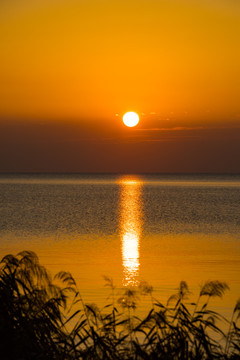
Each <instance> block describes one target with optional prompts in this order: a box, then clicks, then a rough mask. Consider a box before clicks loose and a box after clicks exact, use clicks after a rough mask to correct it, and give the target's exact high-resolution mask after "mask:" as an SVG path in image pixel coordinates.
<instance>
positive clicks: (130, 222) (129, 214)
mask: <svg viewBox="0 0 240 360" xmlns="http://www.w3.org/2000/svg"><path fill="white" fill-rule="evenodd" d="M119 184H120V186H121V201H120V234H121V239H122V245H121V247H122V263H123V273H124V278H123V285H124V286H134V285H137V283H138V276H139V267H140V256H139V247H140V236H141V231H142V205H141V191H142V184H143V183H142V181H141V180H140V179H139V178H138V177H135V176H134V177H129V176H128V177H122V178H121V179H120V180H119Z"/></svg>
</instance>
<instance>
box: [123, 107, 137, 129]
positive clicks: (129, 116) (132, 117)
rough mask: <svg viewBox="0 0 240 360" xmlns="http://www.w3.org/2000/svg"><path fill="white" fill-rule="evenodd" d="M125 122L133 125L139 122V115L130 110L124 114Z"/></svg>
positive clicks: (130, 125) (127, 124)
mask: <svg viewBox="0 0 240 360" xmlns="http://www.w3.org/2000/svg"><path fill="white" fill-rule="evenodd" d="M123 122H124V124H125V125H126V126H129V127H133V126H136V125H137V124H138V122H139V116H138V114H137V113H135V112H133V111H129V112H127V113H126V114H124V115H123Z"/></svg>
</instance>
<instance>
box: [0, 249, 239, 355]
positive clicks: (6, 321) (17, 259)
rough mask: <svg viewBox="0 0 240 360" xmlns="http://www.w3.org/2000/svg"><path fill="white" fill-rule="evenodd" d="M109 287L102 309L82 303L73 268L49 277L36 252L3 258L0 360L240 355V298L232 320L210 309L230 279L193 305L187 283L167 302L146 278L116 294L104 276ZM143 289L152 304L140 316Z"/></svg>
mask: <svg viewBox="0 0 240 360" xmlns="http://www.w3.org/2000/svg"><path fill="white" fill-rule="evenodd" d="M105 286H107V287H108V288H109V289H110V297H109V299H110V301H109V303H108V304H107V305H106V306H105V307H104V308H103V309H102V310H99V308H98V307H97V306H96V305H95V304H91V305H90V304H85V303H84V301H83V299H82V298H81V294H80V292H79V290H78V289H77V285H76V283H75V281H74V279H73V278H72V276H71V274H69V273H67V272H60V273H58V274H57V275H56V276H55V277H54V278H52V277H51V275H50V274H49V273H48V271H47V270H46V269H45V268H44V267H43V266H41V265H40V264H39V260H38V257H37V255H36V254H35V253H33V252H30V251H23V252H21V253H19V254H17V255H16V256H13V255H7V256H5V257H4V258H3V259H2V260H1V263H0V304H1V306H0V353H1V358H2V359H6V360H8V359H14V360H18V359H19V360H20V359H24V360H25V359H26V360H28V359H29V360H30V359H31V360H32V359H40V360H41V359H51V360H53V359H87V360H88V359H89V360H90V359H92V360H98V359H101V360H102V359H107V360H108V359H109V360H125V359H130V360H131V359H139V360H140V359H166V360H168V359H169V360H170V359H171V360H175V359H176V360H177V359H183V360H184V359H223V360H227V359H239V358H240V328H239V324H238V321H239V317H240V300H239V301H238V302H237V304H236V306H235V308H234V309H233V313H232V317H231V320H230V321H228V320H226V319H224V317H223V316H221V314H218V313H216V312H214V311H212V310H211V309H209V303H210V300H211V299H213V298H214V297H222V296H223V295H224V293H225V291H226V290H228V285H227V284H226V283H223V282H219V281H207V282H206V283H205V284H204V285H203V286H202V288H201V289H200V294H199V297H198V300H197V301H196V302H195V303H191V304H190V305H189V304H187V301H186V300H187V298H188V295H189V289H188V285H187V283H186V282H184V281H182V282H181V283H180V286H179V289H178V291H177V293H176V294H173V295H172V296H170V298H169V300H168V302H167V304H166V305H164V304H162V303H161V302H159V301H158V300H157V299H155V298H154V297H153V288H152V287H151V286H150V285H148V284H147V283H146V282H142V283H140V285H139V288H138V289H134V290H132V289H126V290H125V292H124V293H123V294H122V296H121V297H119V298H118V299H117V298H116V293H115V290H116V287H115V285H114V283H113V280H112V279H110V278H108V277H105ZM142 294H144V295H147V296H149V299H150V301H151V303H152V309H151V311H150V312H149V313H148V315H147V316H146V317H144V318H142V319H140V318H138V317H137V316H135V315H134V309H135V308H136V306H137V303H138V299H139V297H140V296H141V295H142ZM200 299H201V302H200ZM202 300H204V301H202ZM200 303H201V304H202V303H203V305H201V306H200V305H199V304H200ZM222 322H226V323H227V324H228V331H227V333H224V332H223V331H222V330H221V328H220V325H221V323H222ZM216 335H218V337H219V336H220V337H221V341H220V342H218V341H217V340H216V338H217V337H216Z"/></svg>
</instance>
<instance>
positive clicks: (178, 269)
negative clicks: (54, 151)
mask: <svg viewBox="0 0 240 360" xmlns="http://www.w3.org/2000/svg"><path fill="white" fill-rule="evenodd" d="M239 217H240V176H239V175H173V174H172V175H158V174H156V175H101V174H98V175H95V174H93V175H91V174H88V175H87V174H85V175H80V174H58V175H56V174H48V175H46V174H28V175H26V174H18V175H17V174H2V175H0V245H1V246H0V256H1V257H3V256H4V255H6V254H8V253H12V254H17V253H18V252H20V251H22V250H33V251H35V252H36V253H37V255H38V256H39V258H40V262H41V263H42V264H43V265H45V266H46V267H47V268H48V269H49V270H50V271H51V272H52V273H56V272H58V271H60V270H66V271H70V272H71V273H72V274H73V276H74V278H75V279H76V281H77V284H78V287H79V289H80V292H81V294H82V297H83V299H84V300H85V301H86V302H89V303H93V302H95V303H97V304H98V305H99V306H100V307H101V306H103V305H104V304H106V303H107V301H108V300H106V298H107V296H108V293H109V289H107V288H106V287H104V284H105V281H104V279H103V275H106V276H109V277H111V278H113V280H114V282H115V283H116V286H117V289H118V290H117V291H119V294H120V293H121V289H124V288H126V287H137V286H138V284H139V282H140V281H142V280H145V281H147V282H148V283H150V284H151V285H152V286H153V287H154V296H155V297H156V298H158V299H159V300H160V301H162V302H166V301H167V299H168V297H169V296H170V295H172V294H173V293H174V292H176V289H177V287H178V285H179V282H180V281H181V280H185V281H186V282H187V283H188V285H189V287H190V290H191V291H192V295H191V299H192V300H193V301H194V300H196V298H197V294H198V292H199V288H200V285H201V284H203V283H204V282H205V281H206V280H220V281H225V282H227V283H228V285H229V287H230V291H229V292H227V293H226V295H225V296H224V298H223V299H222V300H220V299H219V300H214V301H213V305H214V307H215V308H216V309H217V310H218V311H221V312H223V313H224V314H227V315H229V313H230V308H231V309H232V308H233V307H234V305H235V302H236V300H237V299H238V298H239V297H240V221H239ZM148 306H149V301H148V299H147V298H142V299H141V300H139V308H140V309H142V311H143V310H144V309H146V308H147V307H148Z"/></svg>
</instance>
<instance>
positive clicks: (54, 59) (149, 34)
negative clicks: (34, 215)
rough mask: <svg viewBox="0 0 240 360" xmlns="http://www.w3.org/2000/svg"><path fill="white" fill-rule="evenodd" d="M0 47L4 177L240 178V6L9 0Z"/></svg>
mask: <svg viewBox="0 0 240 360" xmlns="http://www.w3.org/2000/svg"><path fill="white" fill-rule="evenodd" d="M0 44H1V47H0V84H1V86H0V172H123V173H136V172H137V173H144V172H235V173H236V172H240V155H239V154H240V66H239V64H240V2H239V1H238V0H201V1H200V0H2V1H1V2H0ZM127 111H135V112H137V113H138V114H139V116H140V122H139V124H138V125H137V126H136V127H134V128H127V127H125V126H124V125H123V123H122V116H123V114H124V113H125V112H127Z"/></svg>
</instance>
